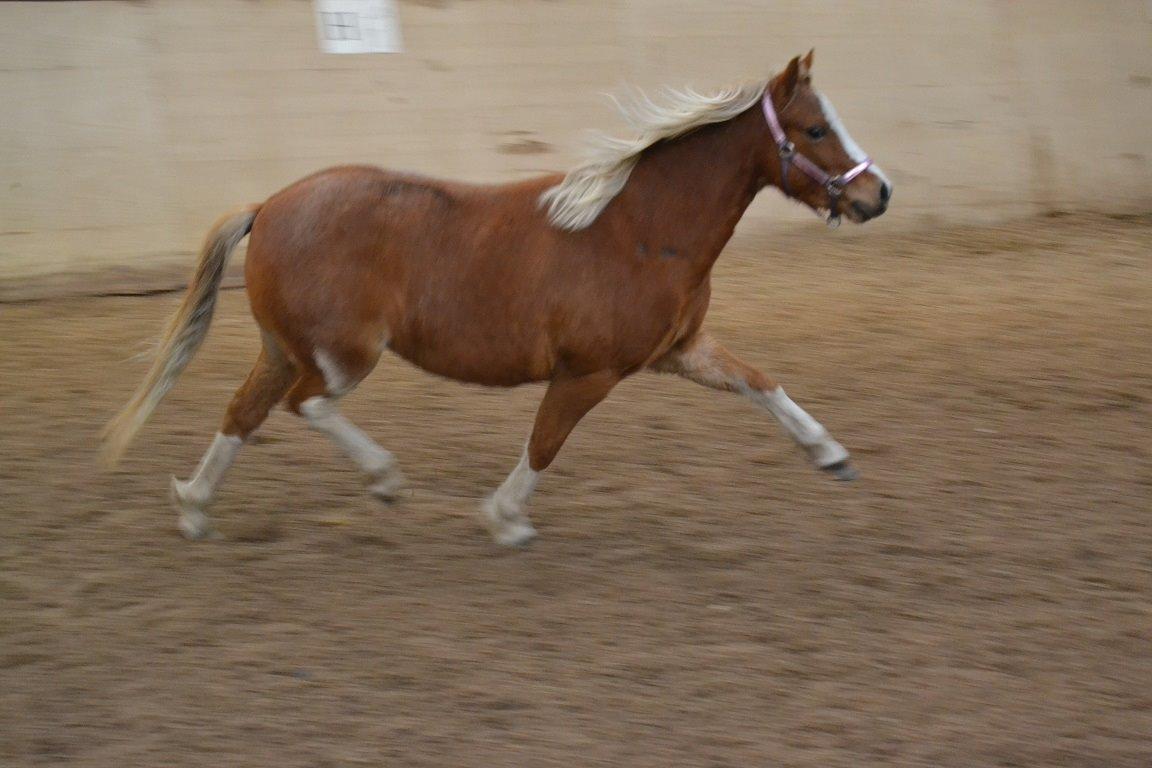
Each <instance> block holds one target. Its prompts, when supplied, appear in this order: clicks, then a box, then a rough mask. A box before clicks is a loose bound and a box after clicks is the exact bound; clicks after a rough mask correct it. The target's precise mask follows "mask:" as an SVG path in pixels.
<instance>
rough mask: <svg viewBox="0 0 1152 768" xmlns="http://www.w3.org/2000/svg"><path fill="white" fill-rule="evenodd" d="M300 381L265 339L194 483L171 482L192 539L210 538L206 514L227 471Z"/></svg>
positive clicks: (182, 525) (182, 523) (183, 528)
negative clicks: (273, 410)
mask: <svg viewBox="0 0 1152 768" xmlns="http://www.w3.org/2000/svg"><path fill="white" fill-rule="evenodd" d="M295 379H296V369H295V367H294V366H293V365H292V363H291V362H290V361H289V360H288V359H287V358H286V357H285V356H284V354H283V353H282V352H281V351H280V350H279V348H278V347H277V346H276V345H275V343H274V342H273V341H272V340H271V339H268V338H265V340H264V349H263V350H262V351H261V352H260V358H259V359H258V360H257V361H256V365H255V366H254V367H253V368H252V372H251V373H249V374H248V378H247V379H246V380H245V381H244V383H243V384H242V385H241V386H240V388H239V389H238V390H236V394H235V395H234V396H233V397H232V402H231V403H230V404H229V406H228V412H227V414H226V415H225V417H224V423H223V425H221V427H220V431H219V432H217V433H216V438H215V439H214V440H213V441H212V445H211V447H209V449H208V451H207V452H206V453H205V454H204V457H203V458H202V459H201V460H200V465H199V466H198V467H197V468H196V472H195V474H193V475H192V479H191V480H188V481H187V482H184V481H180V480H177V479H176V478H172V502H173V503H174V504H175V506H176V509H177V510H178V511H179V512H180V530H181V532H183V534H184V535H185V536H186V537H187V538H189V539H202V538H204V537H205V536H207V535H208V533H209V531H210V523H209V520H208V515H207V513H206V512H205V510H206V509H207V508H208V505H209V504H211V503H212V499H213V498H214V497H215V495H216V491H217V489H218V488H219V487H220V483H221V481H223V479H224V473H225V472H227V471H228V468H229V467H230V466H232V462H233V461H235V460H236V454H237V453H239V452H240V447H241V446H242V445H244V441H245V440H247V439H248V437H249V435H251V434H252V433H253V432H255V431H256V428H257V427H259V426H260V425H261V424H263V423H264V419H266V418H268V412H269V411H271V410H272V407H273V406H274V405H276V403H277V402H279V400H280V398H282V397H283V396H284V393H285V392H287V391H288V388H289V387H290V386H291V385H292V382H293V381H294V380H295Z"/></svg>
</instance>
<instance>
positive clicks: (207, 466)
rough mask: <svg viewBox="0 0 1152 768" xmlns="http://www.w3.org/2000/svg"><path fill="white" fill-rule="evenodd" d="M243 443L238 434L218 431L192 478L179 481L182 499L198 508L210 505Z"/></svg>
mask: <svg viewBox="0 0 1152 768" xmlns="http://www.w3.org/2000/svg"><path fill="white" fill-rule="evenodd" d="M243 444H244V441H243V440H242V439H240V438H239V437H237V436H236V435H225V434H221V433H219V432H217V433H216V437H215V438H214V439H213V440H212V445H211V446H209V448H208V450H207V451H206V452H205V453H204V456H203V458H201V459H200V464H199V466H197V467H196V472H195V474H193V475H192V479H191V480H189V481H188V482H186V483H182V482H180V481H177V486H178V488H179V496H180V500H181V501H182V502H184V503H185V504H188V505H190V506H193V507H196V508H197V509H203V508H204V507H206V506H208V505H209V504H210V503H211V502H212V498H213V496H215V495H216V489H217V488H218V487H219V486H220V481H221V480H223V479H224V473H225V472H227V471H228V467H230V466H232V462H233V461H235V460H236V454H237V453H239V452H240V446H242V445H243Z"/></svg>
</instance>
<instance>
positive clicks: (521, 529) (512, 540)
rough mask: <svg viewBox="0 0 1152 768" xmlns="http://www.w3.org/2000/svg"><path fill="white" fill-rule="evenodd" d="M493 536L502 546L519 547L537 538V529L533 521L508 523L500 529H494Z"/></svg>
mask: <svg viewBox="0 0 1152 768" xmlns="http://www.w3.org/2000/svg"><path fill="white" fill-rule="evenodd" d="M492 538H493V539H494V540H495V541H496V543H497V544H499V545H500V546H502V547H509V548H512V549H519V548H520V547H525V546H527V545H528V544H529V543H531V541H532V540H533V539H535V538H536V529H535V528H533V527H532V524H531V523H508V524H507V525H505V526H504V527H503V528H502V529H500V530H499V531H493V533H492Z"/></svg>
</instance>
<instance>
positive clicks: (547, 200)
mask: <svg viewBox="0 0 1152 768" xmlns="http://www.w3.org/2000/svg"><path fill="white" fill-rule="evenodd" d="M767 87H768V83H767V81H760V82H758V83H748V84H745V85H741V86H736V87H733V88H727V89H725V90H723V91H720V92H719V93H717V94H715V95H712V96H708V95H705V94H701V93H697V92H696V91H693V90H691V89H685V90H676V89H673V88H668V89H665V91H664V101H665V103H664V104H657V103H655V102H653V101H652V99H650V98H649V97H648V96H646V95H645V94H643V93H637V94H635V96H634V97H633V98H632V99H631V100H630V103H628V104H622V103H620V102H619V101H616V106H617V107H618V108H619V109H620V112H621V113H622V114H623V115H624V118H625V119H626V120H627V121H628V122H629V123H630V124H631V125H632V126H633V127H634V128H636V129H637V130H638V131H639V132H640V134H639V136H637V137H636V138H634V139H620V138H616V137H613V136H607V135H604V134H598V135H596V136H595V138H594V141H593V146H592V148H591V150H590V152H589V156H588V158H587V161H586V162H585V163H584V164H583V165H581V166H578V167H577V168H574V169H572V170H571V171H569V172H568V175H567V176H565V177H564V181H562V182H560V183H559V184H557V185H556V186H554V187H552V188H550V189H548V190H547V191H545V192H544V194H542V195H541V196H540V205H541V207H546V208H547V209H548V220H549V221H550V222H552V224H553V225H554V226H557V227H560V228H561V229H567V230H577V229H584V228H585V227H587V226H588V225H589V224H591V223H592V222H594V221H595V220H596V217H597V216H599V215H600V213H601V212H602V211H603V210H604V208H605V207H606V206H607V205H608V203H610V202H611V201H612V198H614V197H616V195H618V194H619V193H620V190H622V189H623V188H624V184H625V183H626V182H627V181H628V176H629V174H631V173H632V168H633V167H634V166H635V165H636V162H637V161H638V160H639V159H640V155H641V154H643V152H644V150H646V149H648V148H649V147H651V146H652V145H653V144H656V143H658V142H661V141H664V140H666V139H673V138H676V137H677V136H681V135H683V134H685V133H688V132H689V131H692V130H694V129H696V128H699V127H701V126H704V125H708V124H710V123H722V122H724V121H725V120H731V119H732V118H734V117H736V116H737V115H739V114H740V113H741V112H743V111H744V110H746V109H748V108H749V107H751V106H752V105H753V104H755V103H756V102H757V101H759V100H760V97H761V95H762V94H763V93H764V89H765V88H767Z"/></svg>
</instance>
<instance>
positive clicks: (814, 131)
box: [805, 125, 828, 141]
mask: <svg viewBox="0 0 1152 768" xmlns="http://www.w3.org/2000/svg"><path fill="white" fill-rule="evenodd" d="M805 133H807V134H808V138H810V139H812V141H820V139H822V138H824V136H825V134H827V133H828V129H827V128H825V127H824V126H822V125H814V126H812V127H811V128H809V129H808V130H807V131H805Z"/></svg>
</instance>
